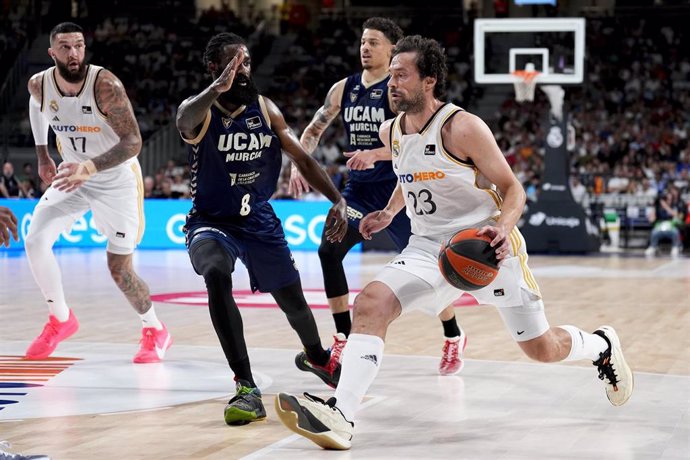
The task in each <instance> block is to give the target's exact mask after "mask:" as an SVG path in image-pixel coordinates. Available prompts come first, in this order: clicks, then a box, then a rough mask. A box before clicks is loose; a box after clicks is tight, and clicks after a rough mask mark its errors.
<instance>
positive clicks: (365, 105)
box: [290, 17, 467, 375]
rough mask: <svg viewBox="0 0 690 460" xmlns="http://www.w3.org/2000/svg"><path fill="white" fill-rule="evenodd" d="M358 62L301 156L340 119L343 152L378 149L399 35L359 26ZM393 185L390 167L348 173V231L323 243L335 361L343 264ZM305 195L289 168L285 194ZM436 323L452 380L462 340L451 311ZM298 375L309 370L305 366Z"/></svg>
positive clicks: (314, 125)
mask: <svg viewBox="0 0 690 460" xmlns="http://www.w3.org/2000/svg"><path fill="white" fill-rule="evenodd" d="M362 29H363V32H362V38H361V44H360V57H361V62H362V68H363V71H362V72H361V73H356V74H353V75H350V76H349V77H347V78H345V79H343V80H340V81H339V82H337V83H336V84H335V85H333V87H331V89H330V91H329V92H328V95H327V96H326V101H325V102H324V104H323V106H322V107H321V108H320V109H319V110H318V111H317V112H316V114H315V115H314V118H313V120H312V121H311V123H310V124H309V126H307V127H306V129H305V130H304V133H302V138H301V139H300V140H301V142H302V145H303V146H304V148H305V150H307V151H308V152H309V153H313V152H314V150H316V146H317V145H318V143H319V139H320V138H321V135H322V134H323V132H324V131H325V130H326V128H328V126H329V125H330V124H331V122H332V121H333V120H334V119H335V118H336V117H337V116H338V114H340V115H341V117H342V121H343V124H344V127H345V133H346V136H347V151H348V152H354V151H357V150H371V149H379V148H381V147H383V143H382V142H381V140H380V139H379V134H378V133H379V127H380V126H381V123H383V122H384V120H387V119H390V118H393V117H394V116H395V112H394V111H393V110H392V109H391V104H390V99H389V94H388V86H387V85H388V80H389V79H390V75H389V74H388V65H389V64H390V59H391V52H392V49H393V45H395V43H396V42H397V41H398V40H399V39H401V38H402V36H403V32H402V30H401V29H400V27H398V25H397V24H395V23H394V22H393V21H391V20H390V19H388V18H378V17H374V18H369V19H367V20H366V21H364V24H362ZM396 185H397V179H396V177H395V174H394V173H393V169H392V167H391V162H390V161H377V162H376V163H374V166H373V167H372V168H370V169H366V170H351V171H350V177H349V180H348V182H347V185H346V186H345V190H344V191H343V195H344V196H345V199H346V200H347V204H348V208H347V217H348V223H349V227H348V231H347V234H346V235H345V238H344V239H343V241H340V242H335V243H333V242H330V241H328V240H327V239H326V238H323V239H322V243H321V245H320V246H319V258H320V260H321V268H322V271H323V281H324V287H325V290H326V297H327V298H328V304H329V306H330V307H331V312H332V313H333V319H334V321H335V327H336V331H337V334H336V335H335V337H334V338H335V343H334V344H333V346H332V347H331V353H333V354H335V355H338V356H339V355H340V353H341V352H342V349H343V347H344V346H345V343H346V338H347V336H348V335H349V334H350V328H351V326H352V323H351V319H350V311H349V293H348V292H349V289H348V285H347V279H346V277H345V270H344V269H343V259H344V258H345V255H346V254H347V253H348V252H349V251H350V249H352V248H353V246H355V245H356V244H357V243H360V242H361V241H363V240H364V238H363V237H362V235H361V234H360V233H359V230H358V228H359V222H360V220H361V219H362V217H364V216H365V215H367V214H368V213H370V212H373V211H377V210H379V209H382V208H383V207H385V206H386V203H388V198H389V197H390V196H391V193H392V192H393V190H395V187H396ZM308 190H309V186H308V185H307V183H306V182H305V181H304V178H303V177H302V176H301V175H300V174H299V171H297V169H296V168H295V167H293V168H292V171H291V178H290V191H291V193H292V194H293V195H294V196H295V197H299V196H300V195H301V194H302V192H306V191H308ZM386 231H387V232H388V235H389V236H390V237H391V239H392V240H393V242H394V243H395V246H396V247H397V248H398V252H400V251H402V250H403V248H405V246H407V242H408V240H409V238H410V233H411V230H410V219H409V218H408V217H407V215H405V213H400V214H398V215H397V216H396V217H395V219H393V222H392V223H391V225H390V226H389V227H388V228H387V229H386ZM439 317H440V318H441V322H442V323H443V331H444V335H445V337H446V340H445V343H444V346H443V350H442V357H441V362H440V363H439V373H440V374H441V375H452V374H457V373H458V372H460V370H461V369H462V365H463V362H462V352H463V350H464V348H465V346H466V345H467V336H466V335H465V334H464V332H462V330H461V329H460V327H459V326H458V323H457V321H456V320H455V312H454V310H453V307H452V306H449V307H448V308H446V309H445V310H443V311H442V312H441V313H440V314H439ZM298 366H299V367H300V369H303V370H311V369H310V368H309V363H308V362H307V361H305V362H303V364H299V363H298Z"/></svg>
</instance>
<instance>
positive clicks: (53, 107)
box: [49, 99, 60, 112]
mask: <svg viewBox="0 0 690 460" xmlns="http://www.w3.org/2000/svg"><path fill="white" fill-rule="evenodd" d="M49 107H50V110H52V111H53V112H57V111H58V110H60V107H58V105H57V101H56V100H55V99H53V100H51V101H50V105H49Z"/></svg>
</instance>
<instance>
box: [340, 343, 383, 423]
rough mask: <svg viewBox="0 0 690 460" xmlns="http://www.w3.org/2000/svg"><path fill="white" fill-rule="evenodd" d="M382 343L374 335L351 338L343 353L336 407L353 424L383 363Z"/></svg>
mask: <svg viewBox="0 0 690 460" xmlns="http://www.w3.org/2000/svg"><path fill="white" fill-rule="evenodd" d="M383 347H384V344H383V340H382V339H381V338H380V337H377V336H375V335H368V334H350V336H349V337H348V339H347V345H345V348H344V349H343V355H342V360H341V363H342V370H341V374H340V380H339V381H338V388H336V390H335V394H334V395H333V396H335V399H336V406H337V407H338V409H340V411H341V412H342V413H343V415H344V416H345V418H346V419H347V420H348V421H350V422H352V421H354V420H355V412H357V408H358V407H359V403H360V402H361V401H362V398H364V395H365V394H366V392H367V390H368V389H369V387H370V386H371V384H372V383H373V382H374V379H375V378H376V375H377V374H378V373H379V368H380V367H381V360H382V359H383Z"/></svg>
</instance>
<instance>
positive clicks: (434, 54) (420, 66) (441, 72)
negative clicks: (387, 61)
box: [393, 35, 448, 98]
mask: <svg viewBox="0 0 690 460" xmlns="http://www.w3.org/2000/svg"><path fill="white" fill-rule="evenodd" d="M408 52H414V53H417V59H416V61H415V64H417V70H418V71H419V75H420V76H421V77H422V78H425V77H434V78H436V85H435V86H434V97H436V98H441V97H443V96H445V94H446V77H447V76H448V66H447V65H446V55H445V53H444V52H443V48H441V45H439V44H438V42H437V41H436V40H434V39H431V38H424V37H422V36H421V35H408V36H407V37H404V38H403V39H401V40H400V41H398V43H396V45H395V47H394V48H393V56H395V55H397V54H400V53H408Z"/></svg>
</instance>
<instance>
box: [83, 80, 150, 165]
mask: <svg viewBox="0 0 690 460" xmlns="http://www.w3.org/2000/svg"><path fill="white" fill-rule="evenodd" d="M95 85H96V91H95V92H96V104H98V108H99V109H100V110H101V112H103V114H105V116H106V117H107V119H106V121H107V123H108V124H109V125H110V127H111V128H113V131H115V134H117V135H118V137H119V138H120V142H118V143H117V144H115V145H114V146H113V147H112V148H111V149H110V150H108V151H107V152H105V153H102V154H101V155H99V156H97V157H96V158H94V159H93V160H92V161H93V164H94V165H95V166H96V171H103V170H104V169H109V168H112V167H114V166H117V165H119V164H122V163H124V162H125V161H127V160H129V159H130V158H132V157H135V156H137V155H139V152H140V151H141V134H140V133H139V125H138V124H137V120H136V118H135V117H134V110H133V109H132V104H131V103H130V102H129V98H128V97H127V93H126V92H125V87H124V85H123V84H122V82H121V81H120V80H119V79H118V78H117V77H116V76H115V75H113V74H112V73H111V72H109V71H108V70H102V71H101V73H100V74H98V80H96V83H95Z"/></svg>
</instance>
